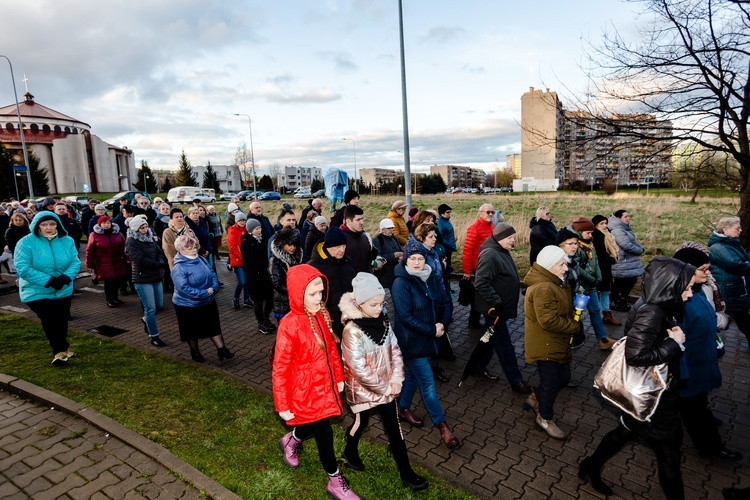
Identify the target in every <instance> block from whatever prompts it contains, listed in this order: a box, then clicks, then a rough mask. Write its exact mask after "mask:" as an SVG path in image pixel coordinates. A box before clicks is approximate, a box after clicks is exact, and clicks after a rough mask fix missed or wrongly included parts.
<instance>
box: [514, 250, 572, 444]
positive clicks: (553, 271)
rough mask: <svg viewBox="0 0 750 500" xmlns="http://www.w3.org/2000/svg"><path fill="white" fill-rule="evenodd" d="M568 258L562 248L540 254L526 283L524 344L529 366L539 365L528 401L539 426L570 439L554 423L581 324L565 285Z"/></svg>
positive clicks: (561, 437)
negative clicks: (574, 318)
mask: <svg viewBox="0 0 750 500" xmlns="http://www.w3.org/2000/svg"><path fill="white" fill-rule="evenodd" d="M567 270H568V258H567V255H566V254H565V252H564V251H563V249H562V248H560V247H558V246H555V245H550V246H546V247H544V248H543V249H542V250H540V251H539V253H537V257H536V262H534V264H532V266H531V269H530V270H529V272H528V274H527V275H526V278H525V279H524V283H525V284H526V286H527V287H528V288H527V289H526V299H525V302H524V310H525V311H526V319H525V321H524V344H525V349H524V350H525V352H526V362H527V363H528V364H532V363H536V367H537V370H538V371H539V379H540V380H539V387H537V388H536V390H535V391H534V392H533V393H531V395H530V396H529V397H528V398H527V399H526V404H527V405H528V406H529V407H531V409H533V410H534V412H535V413H536V424H537V425H538V426H539V427H540V428H542V429H543V430H544V431H545V432H546V433H547V434H549V435H550V437H553V438H555V439H566V438H567V437H568V436H567V434H565V432H563V431H562V429H560V427H558V426H557V424H556V423H555V421H554V409H553V406H554V404H555V399H557V394H558V393H559V392H560V389H562V388H563V387H565V386H566V385H568V382H570V361H571V359H573V356H572V354H571V352H570V341H571V339H572V338H573V335H574V334H576V333H578V330H579V328H580V324H579V323H578V322H576V321H574V320H573V301H572V300H571V297H570V289H569V287H568V285H566V284H564V282H563V280H564V279H565V272H566V271H567Z"/></svg>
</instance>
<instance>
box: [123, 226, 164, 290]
mask: <svg viewBox="0 0 750 500" xmlns="http://www.w3.org/2000/svg"><path fill="white" fill-rule="evenodd" d="M125 253H126V254H127V255H128V257H129V258H130V265H131V266H132V268H133V283H159V282H160V281H161V280H162V278H163V274H162V273H163V272H164V271H163V269H164V261H165V257H164V252H162V250H161V245H159V243H157V242H155V241H154V234H153V232H152V231H151V230H150V229H149V230H148V233H146V234H141V233H140V232H138V231H133V230H131V229H128V239H127V240H126V241H125Z"/></svg>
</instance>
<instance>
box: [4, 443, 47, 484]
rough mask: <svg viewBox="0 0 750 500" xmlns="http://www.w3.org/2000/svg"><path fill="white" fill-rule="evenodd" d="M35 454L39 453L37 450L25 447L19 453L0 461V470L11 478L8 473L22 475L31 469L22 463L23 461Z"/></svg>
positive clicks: (11, 475)
mask: <svg viewBox="0 0 750 500" xmlns="http://www.w3.org/2000/svg"><path fill="white" fill-rule="evenodd" d="M37 453H39V450H37V449H36V448H34V447H32V446H27V447H25V448H23V449H22V450H21V451H17V452H15V453H13V454H11V455H10V456H9V457H8V458H5V459H3V460H0V470H2V471H5V473H6V474H7V475H8V477H13V474H11V473H10V472H11V471H14V472H15V473H16V474H23V473H24V472H26V471H27V470H29V469H30V468H31V467H29V466H28V465H26V464H25V463H23V459H24V458H26V457H30V456H32V455H36V454H37Z"/></svg>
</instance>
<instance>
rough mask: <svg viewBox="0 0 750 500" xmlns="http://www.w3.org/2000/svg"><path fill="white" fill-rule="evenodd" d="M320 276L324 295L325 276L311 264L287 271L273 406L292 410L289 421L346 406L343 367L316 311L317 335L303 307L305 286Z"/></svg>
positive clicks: (340, 410)
mask: <svg viewBox="0 0 750 500" xmlns="http://www.w3.org/2000/svg"><path fill="white" fill-rule="evenodd" d="M318 277H320V278H322V279H323V283H324V284H325V287H326V291H325V292H324V295H327V289H328V280H327V279H326V277H325V276H323V274H321V273H320V271H318V270H317V269H315V268H314V267H312V266H310V265H308V264H299V265H297V266H294V267H292V268H290V269H289V273H288V274H287V291H288V293H289V307H290V309H291V312H289V314H287V315H286V316H284V317H283V318H282V320H281V322H280V323H279V330H278V332H277V334H276V352H275V354H274V359H273V375H272V381H273V401H274V405H275V406H276V411H277V412H282V411H291V412H292V413H294V418H293V419H291V420H289V421H287V425H289V426H295V425H303V424H309V423H312V422H317V421H318V420H323V419H325V418H329V417H335V416H339V415H341V414H342V413H343V411H344V407H343V405H342V404H341V395H340V394H339V390H338V384H339V382H341V383H342V384H343V382H344V369H343V367H342V365H341V358H340V357H339V352H338V349H337V347H336V343H335V342H334V340H333V334H332V333H331V330H330V329H329V328H328V327H327V326H326V323H325V319H324V318H323V315H322V314H321V312H320V311H319V312H317V313H316V314H314V315H313V316H312V322H313V324H314V325H315V332H316V333H317V336H318V338H316V337H315V335H314V334H313V332H312V331H311V329H310V319H309V318H308V316H307V313H306V312H305V310H304V308H303V304H304V301H303V299H304V294H305V289H306V288H307V285H308V284H310V282H312V281H313V280H314V279H315V278H318ZM319 340H320V341H321V342H322V343H323V345H324V346H325V349H324V348H321V346H320V344H319V342H318V341H319Z"/></svg>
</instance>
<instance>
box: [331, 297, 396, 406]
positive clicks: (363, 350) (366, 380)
mask: <svg viewBox="0 0 750 500" xmlns="http://www.w3.org/2000/svg"><path fill="white" fill-rule="evenodd" d="M338 307H339V309H340V310H341V314H342V318H343V320H344V321H345V322H346V326H345V327H344V334H343V337H342V340H341V356H342V358H343V361H344V377H345V379H346V391H345V392H346V401H347V403H349V406H350V407H351V409H352V412H354V413H359V412H361V411H364V410H368V409H370V408H373V407H375V406H378V405H382V404H387V403H390V402H391V401H393V400H394V399H395V398H396V396H397V395H398V392H396V393H394V392H393V391H392V387H391V384H394V385H396V386H399V387H400V386H401V385H402V384H403V382H404V359H403V356H402V355H401V349H399V347H398V343H397V341H396V335H395V334H394V333H393V329H391V328H390V327H389V328H388V333H387V334H386V336H385V339H384V340H383V343H382V345H379V344H377V343H375V341H374V340H373V339H372V338H371V337H370V336H369V335H367V333H365V331H364V330H362V328H360V327H359V326H358V325H357V320H358V319H362V318H363V317H364V315H363V314H362V311H361V310H360V309H359V308H358V307H357V305H356V304H355V302H354V294H353V293H345V294H344V296H343V297H341V301H340V302H339V304H338Z"/></svg>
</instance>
